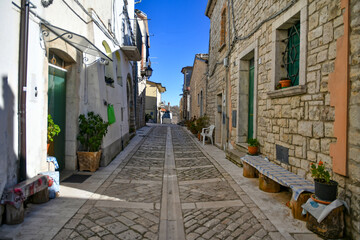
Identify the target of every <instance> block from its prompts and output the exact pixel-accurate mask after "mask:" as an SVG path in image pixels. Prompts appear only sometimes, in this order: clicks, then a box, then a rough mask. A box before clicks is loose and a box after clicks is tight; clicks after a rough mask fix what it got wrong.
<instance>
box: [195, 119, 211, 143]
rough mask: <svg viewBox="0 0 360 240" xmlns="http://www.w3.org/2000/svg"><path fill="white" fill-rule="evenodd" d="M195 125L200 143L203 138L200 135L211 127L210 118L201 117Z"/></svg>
mask: <svg viewBox="0 0 360 240" xmlns="http://www.w3.org/2000/svg"><path fill="white" fill-rule="evenodd" d="M195 124H196V131H197V136H198V139H199V141H200V137H201V135H200V133H201V131H202V129H203V128H206V127H208V126H209V117H208V116H206V115H205V116H202V117H199V118H198V119H196V121H195Z"/></svg>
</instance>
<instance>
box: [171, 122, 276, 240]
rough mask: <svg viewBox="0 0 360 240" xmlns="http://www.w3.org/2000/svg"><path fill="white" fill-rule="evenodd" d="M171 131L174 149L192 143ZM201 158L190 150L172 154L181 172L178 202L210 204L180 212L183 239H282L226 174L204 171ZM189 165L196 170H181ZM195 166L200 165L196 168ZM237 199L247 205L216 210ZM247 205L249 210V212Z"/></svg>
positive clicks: (205, 169) (188, 138) (183, 135)
mask: <svg viewBox="0 0 360 240" xmlns="http://www.w3.org/2000/svg"><path fill="white" fill-rule="evenodd" d="M172 131H173V143H174V146H178V144H180V143H181V142H186V143H189V142H191V139H190V137H189V135H188V134H186V133H185V132H184V131H181V130H180V129H174V128H173V129H172ZM174 149H175V148H174ZM174 151H175V150H174ZM201 156H205V155H204V154H203V153H202V152H196V150H195V149H194V148H193V146H192V147H191V150H189V152H188V153H185V152H184V149H180V148H179V149H178V152H175V160H176V166H177V168H180V169H178V170H177V174H178V179H179V189H180V199H181V202H182V203H183V204H185V203H195V204H199V203H201V202H209V203H210V204H207V208H195V207H193V208H192V209H186V208H185V209H183V218H184V227H185V234H186V238H187V239H188V240H191V239H215V240H217V239H229V240H231V239H283V237H282V236H281V234H280V233H279V232H278V231H277V230H276V229H275V227H274V226H273V225H272V224H271V223H270V221H269V220H268V219H267V218H266V216H265V215H264V214H262V213H261V211H260V209H258V208H257V207H256V205H255V204H254V203H253V202H252V201H251V200H250V199H249V198H248V197H247V196H246V193H245V192H243V191H242V189H241V188H240V187H237V188H236V189H234V188H233V187H232V185H231V184H234V181H233V179H231V178H230V177H228V176H227V174H225V175H224V176H223V175H222V174H221V173H220V172H221V171H220V172H219V171H218V170H216V168H215V166H214V167H211V168H209V167H207V165H209V163H206V162H204V161H203V160H202V158H201ZM199 157H200V158H199ZM181 158H189V159H181ZM180 159H181V160H180ZM209 160H210V159H209ZM209 160H206V161H209ZM191 161H192V163H194V164H192V163H190V164H189V165H188V166H187V167H192V166H197V168H193V169H181V168H182V167H185V164H186V163H189V162H191ZM209 162H210V161H209ZM195 163H199V164H197V165H195ZM200 163H202V164H200ZM210 163H211V162H210ZM211 165H212V164H211ZM218 167H219V166H218ZM219 170H220V169H219ZM222 171H223V170H222ZM224 178H225V179H226V180H227V181H225V180H224ZM239 199H241V200H243V202H244V203H247V204H244V205H245V206H227V207H219V205H227V204H226V203H227V202H226V201H229V200H237V201H235V202H236V203H238V201H239ZM240 202H241V201H240ZM235 205H236V204H235ZM247 205H248V206H249V207H251V210H250V208H249V207H248V206H247ZM252 212H254V213H255V214H253V213H252ZM255 215H256V216H255Z"/></svg>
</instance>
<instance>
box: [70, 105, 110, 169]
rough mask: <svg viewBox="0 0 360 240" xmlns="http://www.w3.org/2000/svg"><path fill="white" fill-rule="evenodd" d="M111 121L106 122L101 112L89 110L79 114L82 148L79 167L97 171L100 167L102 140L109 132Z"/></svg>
mask: <svg viewBox="0 0 360 240" xmlns="http://www.w3.org/2000/svg"><path fill="white" fill-rule="evenodd" d="M108 126H109V123H107V122H104V121H103V119H102V117H101V116H100V115H99V114H95V113H94V112H88V114H87V117H86V116H85V115H84V114H81V115H80V116H79V134H78V137H77V139H78V140H79V141H80V143H81V149H82V150H83V151H78V152H77V156H78V160H79V169H80V171H83V170H90V171H91V172H94V171H96V170H97V169H98V168H99V164H100V158H101V149H100V147H101V142H102V139H103V137H104V136H105V135H106V133H107V128H108Z"/></svg>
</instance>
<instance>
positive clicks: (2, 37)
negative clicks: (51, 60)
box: [0, 1, 20, 195]
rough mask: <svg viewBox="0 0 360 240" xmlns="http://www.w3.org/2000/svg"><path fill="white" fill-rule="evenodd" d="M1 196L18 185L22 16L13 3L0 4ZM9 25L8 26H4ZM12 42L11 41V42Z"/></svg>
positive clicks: (3, 2)
mask: <svg viewBox="0 0 360 240" xmlns="http://www.w3.org/2000/svg"><path fill="white" fill-rule="evenodd" d="M0 20H1V22H2V23H3V24H2V26H1V31H0V43H1V46H2V47H1V53H2V54H1V55H2V57H1V58H0V156H1V157H0V195H1V194H2V191H3V189H4V187H7V186H11V185H13V184H15V183H16V182H17V174H16V168H17V156H18V130H17V129H18V128H17V126H18V122H17V121H18V118H17V105H18V81H19V80H18V57H19V41H18V39H19V28H20V13H19V11H18V9H17V8H15V7H14V6H13V5H12V4H11V1H1V2H0ZM4 23H6V24H4ZM10 39H11V40H12V41H10Z"/></svg>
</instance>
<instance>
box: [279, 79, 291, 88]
mask: <svg viewBox="0 0 360 240" xmlns="http://www.w3.org/2000/svg"><path fill="white" fill-rule="evenodd" d="M279 83H280V85H281V88H287V87H290V86H291V79H290V78H288V77H285V78H281V79H280V81H279Z"/></svg>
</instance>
